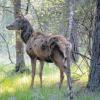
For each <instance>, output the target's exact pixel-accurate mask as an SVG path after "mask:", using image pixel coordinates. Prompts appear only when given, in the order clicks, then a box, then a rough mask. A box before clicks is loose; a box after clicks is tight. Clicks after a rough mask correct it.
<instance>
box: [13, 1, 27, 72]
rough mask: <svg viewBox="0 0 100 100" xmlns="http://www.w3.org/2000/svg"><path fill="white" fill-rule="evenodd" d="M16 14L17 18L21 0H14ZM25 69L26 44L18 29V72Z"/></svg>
mask: <svg viewBox="0 0 100 100" xmlns="http://www.w3.org/2000/svg"><path fill="white" fill-rule="evenodd" d="M13 4H14V16H15V18H17V17H18V16H19V15H20V14H21V0H13ZM24 69H25V61H24V46H23V42H22V40H21V38H20V32H19V31H16V69H15V70H16V72H18V71H20V72H22V71H23V70H24Z"/></svg>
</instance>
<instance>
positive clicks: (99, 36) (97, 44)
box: [87, 0, 100, 91]
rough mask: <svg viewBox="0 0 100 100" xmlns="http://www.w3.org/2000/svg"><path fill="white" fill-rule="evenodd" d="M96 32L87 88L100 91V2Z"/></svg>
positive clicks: (97, 1)
mask: <svg viewBox="0 0 100 100" xmlns="http://www.w3.org/2000/svg"><path fill="white" fill-rule="evenodd" d="M96 8H97V9H96V17H95V30H94V33H93V43H92V56H91V59H92V60H91V67H90V74H89V80H88V84H87V88H88V89H89V90H91V91H94V90H97V89H100V0H96Z"/></svg>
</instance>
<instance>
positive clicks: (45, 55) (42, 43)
mask: <svg viewBox="0 0 100 100" xmlns="http://www.w3.org/2000/svg"><path fill="white" fill-rule="evenodd" d="M7 29H9V30H21V38H22V40H23V41H24V42H25V43H26V51H27V53H28V55H29V56H30V58H31V64H32V81H31V87H32V86H33V84H34V77H35V70H36V61H37V60H40V66H41V67H40V74H39V75H40V82H41V86H42V71H43V65H44V64H43V63H44V61H47V62H53V63H55V64H56V65H57V67H58V68H59V69H60V85H59V87H61V85H62V82H63V78H64V75H63V73H65V74H66V76H67V82H68V87H69V90H70V98H72V84H71V73H70V62H71V59H70V54H71V48H72V47H71V43H70V42H69V41H68V40H67V39H66V38H65V37H64V36H62V35H45V34H43V33H41V32H34V30H33V28H32V26H31V24H30V23H29V21H28V20H27V19H25V18H24V17H21V18H20V17H19V18H17V19H16V20H15V21H14V23H12V24H11V25H9V26H7Z"/></svg>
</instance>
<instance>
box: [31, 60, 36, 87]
mask: <svg viewBox="0 0 100 100" xmlns="http://www.w3.org/2000/svg"><path fill="white" fill-rule="evenodd" d="M31 65H32V80H31V86H30V87H31V88H32V87H33V85H34V77H35V70H36V58H34V59H33V58H31Z"/></svg>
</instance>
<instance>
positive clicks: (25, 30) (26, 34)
mask: <svg viewBox="0 0 100 100" xmlns="http://www.w3.org/2000/svg"><path fill="white" fill-rule="evenodd" d="M21 30H22V32H21V38H22V40H23V41H24V43H27V41H28V40H29V38H30V36H31V35H32V33H33V32H34V30H33V28H32V26H31V25H30V24H25V25H24V26H23V27H22V29H21Z"/></svg>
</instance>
